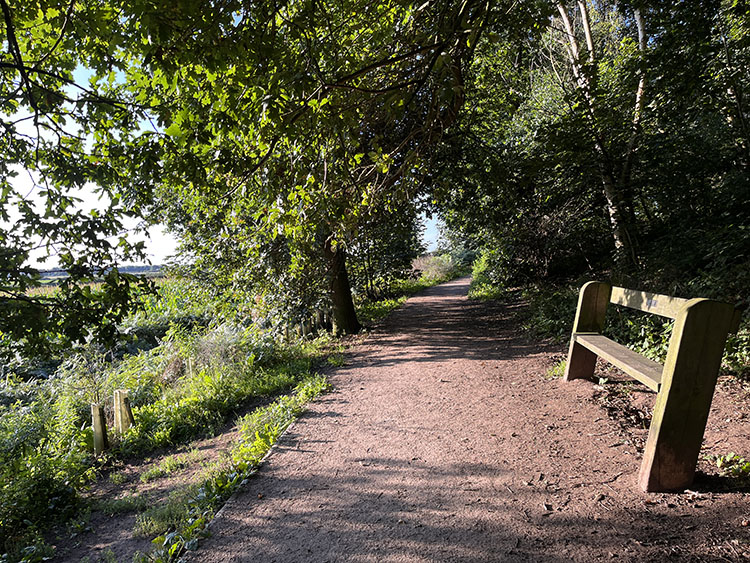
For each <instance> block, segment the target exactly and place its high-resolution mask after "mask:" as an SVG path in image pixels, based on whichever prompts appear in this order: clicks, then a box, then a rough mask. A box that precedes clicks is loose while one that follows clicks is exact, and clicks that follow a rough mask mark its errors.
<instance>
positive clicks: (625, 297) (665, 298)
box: [610, 287, 688, 319]
mask: <svg viewBox="0 0 750 563" xmlns="http://www.w3.org/2000/svg"><path fill="white" fill-rule="evenodd" d="M610 303H614V304H615V305H622V306H624V307H630V308H631V309H638V310H639V311H643V312H645V313H651V314H654V315H659V316H661V317H668V318H670V319H676V318H677V315H679V313H680V309H682V308H683V307H684V306H685V305H687V303H688V300H687V299H681V298H680V297H670V296H669V295H660V294H658V293H648V292H647V291H636V290H635V289H626V288H624V287H613V288H612V295H611V297H610Z"/></svg>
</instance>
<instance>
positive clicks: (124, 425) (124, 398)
mask: <svg viewBox="0 0 750 563" xmlns="http://www.w3.org/2000/svg"><path fill="white" fill-rule="evenodd" d="M133 424H135V419H134V418H133V411H132V410H131V409H130V399H129V398H128V390H127V389H117V390H116V391H115V432H117V433H118V434H119V435H120V436H122V435H123V434H125V432H127V431H128V429H129V428H130V427H131V426H133Z"/></svg>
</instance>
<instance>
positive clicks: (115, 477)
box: [109, 471, 128, 485]
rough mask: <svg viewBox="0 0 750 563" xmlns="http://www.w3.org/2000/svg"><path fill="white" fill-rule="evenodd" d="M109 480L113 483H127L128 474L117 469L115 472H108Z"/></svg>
mask: <svg viewBox="0 0 750 563" xmlns="http://www.w3.org/2000/svg"><path fill="white" fill-rule="evenodd" d="M109 480H110V482H111V483H112V484H113V485H122V484H124V483H127V481H128V476H127V475H126V474H125V473H124V472H122V471H118V472H116V473H110V474H109Z"/></svg>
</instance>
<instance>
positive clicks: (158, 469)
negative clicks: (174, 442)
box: [140, 449, 201, 483]
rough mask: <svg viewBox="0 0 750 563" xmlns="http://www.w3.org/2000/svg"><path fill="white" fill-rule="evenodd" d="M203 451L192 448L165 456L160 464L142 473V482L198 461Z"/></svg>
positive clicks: (164, 475)
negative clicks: (181, 452) (182, 452)
mask: <svg viewBox="0 0 750 563" xmlns="http://www.w3.org/2000/svg"><path fill="white" fill-rule="evenodd" d="M200 456H201V453H200V452H199V451H198V450H195V449H192V450H190V451H189V452H187V453H184V454H175V455H171V456H168V457H166V458H164V459H163V460H162V461H161V462H160V463H159V464H158V465H156V466H154V467H150V468H149V469H147V470H146V471H144V472H143V473H141V476H140V480H141V482H142V483H147V482H148V481H153V480H154V479H159V478H160V477H166V476H168V475H171V474H172V473H175V472H176V471H179V470H181V469H184V468H186V467H188V466H189V465H190V464H192V463H194V462H195V461H197V459H198V458H200Z"/></svg>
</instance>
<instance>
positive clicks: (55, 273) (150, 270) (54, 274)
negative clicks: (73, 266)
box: [40, 265, 164, 283]
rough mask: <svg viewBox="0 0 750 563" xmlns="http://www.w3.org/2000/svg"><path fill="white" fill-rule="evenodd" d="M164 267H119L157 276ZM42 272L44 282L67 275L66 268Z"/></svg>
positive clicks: (139, 274)
mask: <svg viewBox="0 0 750 563" xmlns="http://www.w3.org/2000/svg"><path fill="white" fill-rule="evenodd" d="M163 269H164V268H163V266H148V265H143V266H120V267H119V268H118V270H120V271H121V272H123V273H126V274H134V275H137V276H143V275H155V276H156V275H160V274H161V272H162V270H163ZM40 273H41V276H42V281H43V282H44V283H50V282H54V281H56V280H60V279H63V278H65V277H67V274H66V272H65V270H59V269H56V270H42V271H41V272H40Z"/></svg>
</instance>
